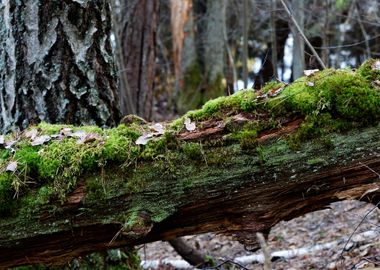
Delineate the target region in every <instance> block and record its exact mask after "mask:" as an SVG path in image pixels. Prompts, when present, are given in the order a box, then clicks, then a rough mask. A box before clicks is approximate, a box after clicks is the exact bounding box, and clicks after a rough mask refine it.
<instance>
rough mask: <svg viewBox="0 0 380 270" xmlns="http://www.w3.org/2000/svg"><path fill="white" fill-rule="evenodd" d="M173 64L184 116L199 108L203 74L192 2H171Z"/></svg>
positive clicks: (174, 0) (177, 93)
mask: <svg viewBox="0 0 380 270" xmlns="http://www.w3.org/2000/svg"><path fill="white" fill-rule="evenodd" d="M170 9H171V13H170V14H171V29H172V43H173V64H174V73H175V92H176V96H177V110H178V112H180V113H185V112H186V111H188V110H191V109H195V108H196V107H197V106H199V105H200V103H201V100H202V97H201V84H202V73H201V69H200V65H199V63H198V57H197V52H196V47H195V40H194V19H193V1H192V0H184V1H176V0H172V1H170Z"/></svg>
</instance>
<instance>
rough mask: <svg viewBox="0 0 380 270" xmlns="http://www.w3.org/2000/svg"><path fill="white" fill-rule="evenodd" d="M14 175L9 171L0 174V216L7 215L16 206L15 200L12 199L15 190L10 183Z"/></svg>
mask: <svg viewBox="0 0 380 270" xmlns="http://www.w3.org/2000/svg"><path fill="white" fill-rule="evenodd" d="M14 180H15V175H13V174H12V173H10V172H3V173H1V174H0V216H8V215H10V214H11V213H12V209H14V208H15V206H16V200H14V199H13V197H14V195H15V191H14V189H13V187H12V184H13V182H14Z"/></svg>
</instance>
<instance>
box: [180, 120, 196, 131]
mask: <svg viewBox="0 0 380 270" xmlns="http://www.w3.org/2000/svg"><path fill="white" fill-rule="evenodd" d="M183 123H184V125H185V127H186V130H187V131H194V130H195V129H196V128H197V127H196V126H195V122H191V119H190V118H186V119H185V121H184V122H183Z"/></svg>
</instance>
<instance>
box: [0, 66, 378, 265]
mask: <svg viewBox="0 0 380 270" xmlns="http://www.w3.org/2000/svg"><path fill="white" fill-rule="evenodd" d="M379 67H380V62H379V61H376V60H371V61H369V62H366V63H365V64H364V65H363V66H362V67H361V68H360V69H359V70H358V71H351V70H341V71H334V70H325V71H321V72H316V73H314V74H311V75H309V76H306V77H303V78H300V79H298V80H297V81H296V82H294V83H293V84H291V85H285V84H283V83H271V84H268V85H267V86H266V87H264V89H262V90H261V91H259V92H255V91H252V90H244V91H239V92H238V93H236V94H235V95H232V96H229V97H222V98H219V99H216V100H212V101H210V102H208V103H207V104H205V106H204V107H203V108H202V109H201V110H198V111H192V112H189V113H187V114H186V115H185V116H183V117H181V118H180V119H178V120H176V121H173V122H171V123H162V125H159V124H156V125H152V124H149V123H146V122H145V121H144V120H143V119H139V118H136V117H133V116H129V117H126V118H125V119H124V123H123V124H121V125H119V126H118V127H116V128H113V129H101V128H98V127H71V126H60V125H48V124H43V123H42V124H40V125H38V126H35V127H30V129H28V130H27V131H24V132H23V133H21V134H10V135H7V136H5V137H2V136H1V137H0V143H1V144H2V145H3V146H6V147H4V148H3V149H1V150H0V165H1V168H2V173H1V174H0V215H1V220H0V254H1V255H0V267H10V266H15V265H23V264H35V263H42V264H60V263H64V262H66V261H68V260H70V259H71V258H73V257H76V256H79V255H81V254H85V253H89V252H93V251H97V250H103V249H110V248H116V247H121V246H128V245H138V244H142V243H147V242H151V241H155V240H167V239H172V238H174V237H178V236H183V235H188V234H198V233H204V232H216V233H224V234H229V235H234V236H236V238H237V239H238V240H240V241H242V242H243V243H244V244H246V245H247V246H248V247H252V248H254V247H255V246H256V239H255V238H254V235H255V232H264V233H268V232H269V230H270V228H271V227H272V226H274V225H275V224H276V223H278V222H279V221H281V220H289V219H292V218H294V217H297V216H300V215H303V214H305V213H308V212H311V211H315V210H319V209H323V208H326V207H328V206H329V203H331V202H334V201H339V200H345V199H357V200H365V201H368V202H372V203H377V202H379V198H380V181H379V172H380V136H379V134H380V125H379V120H380V90H379V86H378V84H379V80H378V78H380V75H379V74H380V72H379Z"/></svg>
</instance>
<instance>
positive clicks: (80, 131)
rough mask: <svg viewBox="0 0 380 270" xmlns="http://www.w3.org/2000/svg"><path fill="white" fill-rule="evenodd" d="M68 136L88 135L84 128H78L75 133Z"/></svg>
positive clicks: (79, 136) (81, 136) (80, 136)
mask: <svg viewBox="0 0 380 270" xmlns="http://www.w3.org/2000/svg"><path fill="white" fill-rule="evenodd" d="M68 136H70V137H75V138H83V137H85V136H86V132H85V131H84V130H78V131H75V132H73V133H70V135H68Z"/></svg>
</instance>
